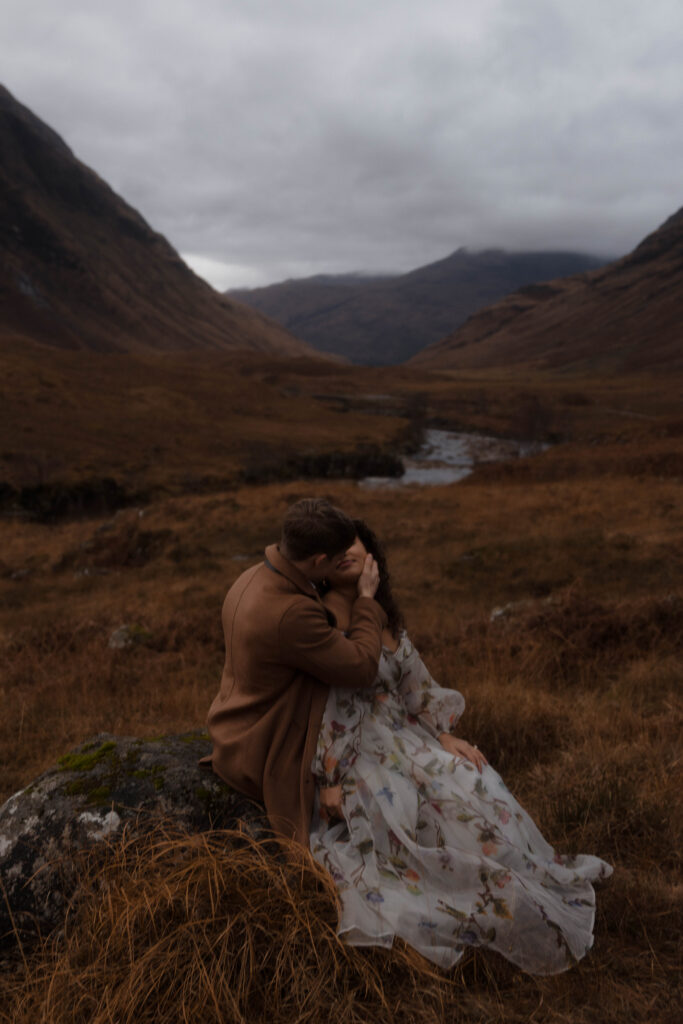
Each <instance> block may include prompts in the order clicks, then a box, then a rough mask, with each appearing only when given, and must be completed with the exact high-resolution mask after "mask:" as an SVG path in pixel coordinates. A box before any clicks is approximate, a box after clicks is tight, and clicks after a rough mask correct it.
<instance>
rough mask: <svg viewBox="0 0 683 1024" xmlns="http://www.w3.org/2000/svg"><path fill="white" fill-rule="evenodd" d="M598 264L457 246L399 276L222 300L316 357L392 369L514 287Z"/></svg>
mask: <svg viewBox="0 0 683 1024" xmlns="http://www.w3.org/2000/svg"><path fill="white" fill-rule="evenodd" d="M602 262H603V261H602V260H600V259H598V258H597V257H593V256H586V255H583V254H576V253H566V252H564V253H563V252H554V253H524V252H522V253H508V252H506V251H505V250H504V249H495V248H489V249H484V250H480V251H471V250H469V249H467V248H466V247H464V246H461V247H460V248H458V249H456V250H455V251H454V252H452V253H451V254H450V256H445V257H444V258H443V259H440V260H437V261H435V262H434V263H429V264H427V265H426V266H422V267H417V268H416V269H415V270H411V271H408V272H407V273H403V274H385V275H368V276H360V275H358V274H337V275H334V274H318V275H316V276H314V277H309V278H304V279H300V280H290V281H284V282H281V283H279V284H275V285H270V286H268V287H265V288H252V289H250V290H248V291H247V290H234V291H231V292H229V293H228V294H229V295H231V297H233V298H238V299H240V300H241V301H243V302H246V303H248V304H249V305H252V306H253V307H254V308H255V309H258V310H260V311H261V312H263V313H265V314H266V315H268V316H270V317H272V318H273V319H274V320H277V321H278V322H279V323H281V324H282V325H283V326H284V327H286V328H287V329H288V330H291V331H292V332H293V333H294V334H296V335H297V336H298V337H301V338H303V339H304V340H305V341H307V342H309V344H311V345H313V346H314V347H316V348H318V349H320V350H321V351H325V352H331V353H335V354H337V355H341V356H344V357H346V358H349V359H351V360H353V361H354V362H357V363H370V364H386V363H399V362H403V361H404V360H406V359H408V358H409V357H410V356H412V355H414V354H415V353H416V352H418V351H419V350H420V349H422V348H424V347H425V346H427V345H429V344H430V343H432V342H434V341H437V340H439V339H440V338H442V337H443V336H444V335H445V334H446V333H448V332H450V331H451V330H453V328H454V327H456V326H457V325H458V324H460V323H463V322H464V321H465V320H466V319H467V317H468V316H470V315H471V314H472V313H474V312H475V311H476V310H477V309H479V308H481V307H483V306H486V305H488V304H489V303H490V302H492V301H495V300H496V299H498V298H501V297H502V296H503V295H506V294H508V293H509V292H511V291H513V290H514V289H515V288H519V287H521V286H524V285H527V286H530V285H533V284H537V283H539V282H544V281H547V280H548V279H550V278H554V277H558V276H560V275H562V274H568V273H573V272H577V271H586V270H590V269H593V268H595V267H599V266H601V264H602Z"/></svg>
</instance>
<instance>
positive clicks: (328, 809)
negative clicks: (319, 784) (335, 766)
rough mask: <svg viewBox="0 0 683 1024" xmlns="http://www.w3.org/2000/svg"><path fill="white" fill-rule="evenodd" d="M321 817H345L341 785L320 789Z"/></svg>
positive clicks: (326, 818)
mask: <svg viewBox="0 0 683 1024" xmlns="http://www.w3.org/2000/svg"><path fill="white" fill-rule="evenodd" d="M320 817H321V818H324V819H325V820H326V821H329V820H330V819H331V818H343V814H342V788H341V786H324V787H323V788H322V789H321V790H320Z"/></svg>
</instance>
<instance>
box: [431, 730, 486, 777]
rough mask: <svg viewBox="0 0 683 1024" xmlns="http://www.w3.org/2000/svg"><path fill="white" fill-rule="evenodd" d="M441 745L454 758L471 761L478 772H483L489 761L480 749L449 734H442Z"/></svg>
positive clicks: (440, 737)
mask: <svg viewBox="0 0 683 1024" xmlns="http://www.w3.org/2000/svg"><path fill="white" fill-rule="evenodd" d="M439 743H440V744H441V746H442V747H443V748H444V750H447V751H448V753H449V754H452V755H453V757H464V758H465V759H466V760H467V761H471V762H472V764H473V765H475V766H476V768H477V771H479V772H480V771H481V770H482V768H483V767H484V765H485V764H488V761H487V760H486V758H485V757H484V755H483V754H482V752H481V750H480V749H479V747H473V746H472V744H471V743H468V742H467V740H461V739H458V737H457V736H451V734H450V733H449V732H442V733H441V735H440V736H439Z"/></svg>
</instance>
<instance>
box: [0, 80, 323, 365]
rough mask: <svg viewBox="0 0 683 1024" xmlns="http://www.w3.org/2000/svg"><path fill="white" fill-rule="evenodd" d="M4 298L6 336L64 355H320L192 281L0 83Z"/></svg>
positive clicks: (0, 279) (155, 235)
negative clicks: (147, 351)
mask: <svg viewBox="0 0 683 1024" xmlns="http://www.w3.org/2000/svg"><path fill="white" fill-rule="evenodd" d="M0 299H1V300H2V302H1V306H2V312H1V313H0V336H5V337H7V336H19V337H22V336H23V337H30V338H33V339H34V340H38V341H40V342H41V343H43V344H50V345H56V346H58V347H63V348H75V349H84V350H85V349H95V350H98V351H127V350H130V349H137V348H152V349H161V350H164V349H186V348H187V349H195V348H198V349H202V348H216V349H228V350H233V349H235V350H237V349H240V350H241V349H251V350H253V351H264V352H273V353H280V354H283V353H284V354H289V355H308V356H310V355H312V354H313V353H312V352H311V349H310V348H309V346H307V345H306V344H305V343H303V342H300V341H299V340H298V339H296V338H294V337H293V336H292V335H291V334H290V333H289V332H288V331H286V330H284V329H283V328H282V327H280V325H278V324H275V323H272V322H269V321H268V320H267V319H266V318H265V317H263V316H262V315H261V314H258V313H256V312H254V311H253V310H251V309H248V308H247V307H244V306H242V305H240V304H239V303H237V302H234V301H230V300H229V299H227V298H226V297H225V296H222V295H221V294H220V293H218V292H216V291H214V289H213V288H211V286H210V285H209V284H207V283H206V282H205V281H203V280H202V279H201V278H199V277H198V276H197V275H196V274H194V272H193V271H192V270H190V268H189V267H187V266H186V264H185V263H184V262H183V261H182V259H181V258H180V256H179V254H178V253H177V252H176V250H175V249H174V248H173V247H172V246H171V245H170V243H169V242H168V241H167V240H166V238H164V236H163V235H161V234H160V233H159V232H157V231H155V230H154V229H153V228H152V227H151V226H150V225H149V224H148V223H147V221H145V220H144V218H143V217H142V216H141V215H140V214H139V213H138V211H137V210H135V209H134V208H133V207H132V206H130V205H129V204H128V203H127V202H126V201H125V200H124V199H123V198H122V197H121V196H119V195H117V193H116V192H115V191H114V190H113V189H112V188H111V187H110V186H109V185H108V184H107V183H106V182H105V181H104V180H103V179H102V178H101V177H100V176H99V175H98V174H97V172H96V171H94V170H92V169H91V168H89V167H87V166H86V165H85V164H83V163H82V162H81V161H80V160H78V158H77V157H76V156H75V155H74V153H73V152H72V150H71V149H70V148H69V146H68V145H67V144H66V143H65V142H64V140H63V139H62V138H61V137H60V136H59V135H58V134H57V132H55V131H54V130H53V129H52V128H50V126H49V125H47V124H45V122H43V121H41V120H40V119H39V118H38V117H37V116H36V115H35V114H33V112H32V111H31V110H29V108H28V107H25V106H24V105H23V104H21V103H20V102H19V101H18V100H16V99H15V98H14V96H12V94H11V93H10V92H9V90H7V89H6V88H5V87H4V86H2V85H0Z"/></svg>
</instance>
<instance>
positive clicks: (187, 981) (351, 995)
mask: <svg viewBox="0 0 683 1024" xmlns="http://www.w3.org/2000/svg"><path fill="white" fill-rule="evenodd" d="M336 918H337V895H336V890H335V887H334V884H333V883H332V881H331V880H330V878H329V877H328V876H327V874H326V873H325V872H324V871H323V870H322V869H321V868H320V867H319V866H318V865H317V864H316V862H315V861H314V860H313V858H312V857H311V856H310V854H309V853H308V852H307V851H305V850H303V849H301V848H300V847H297V846H295V845H294V844H280V846H279V847H278V848H277V849H276V848H275V844H274V843H272V842H264V841H255V840H254V839H252V838H250V837H249V836H247V835H245V834H243V833H240V832H227V831H226V832H215V833H205V834H202V835H197V836H192V837H187V836H178V835H174V834H173V833H169V832H167V833H164V832H162V831H161V830H157V831H156V832H154V833H153V834H152V835H148V836H146V837H145V838H143V839H140V838H137V839H133V838H129V839H128V840H127V841H124V842H119V843H117V844H116V845H114V846H111V847H110V848H109V849H108V850H107V851H106V854H105V856H104V861H102V858H101V857H98V862H97V863H94V862H93V863H92V864H91V868H90V872H89V875H88V876H87V881H86V884H85V887H84V890H83V892H82V894H81V898H80V900H79V902H78V906H77V907H76V908H75V909H74V910H73V912H72V914H71V916H70V917H69V918H68V920H67V924H66V928H65V930H64V933H63V935H61V936H60V937H59V939H58V940H57V941H56V942H53V943H46V944H45V945H44V946H43V948H42V950H41V951H40V953H39V954H38V955H37V956H35V957H34V958H33V959H32V960H31V961H30V963H29V965H28V969H27V976H26V977H25V979H24V982H23V985H22V987H21V989H20V990H19V991H18V992H16V993H15V995H14V1003H13V1006H12V1008H11V1014H12V1016H11V1017H10V1018H7V1019H11V1020H12V1021H13V1022H14V1024H24V1022H25V1024H28V1022H31V1024H34V1022H35V1021H37V1020H49V1021H50V1022H51V1024H66V1022H67V1021H68V1022H69V1024H105V1022H106V1024H113V1022H117V1024H127V1022H131V1024H132V1022H135V1024H142V1022H147V1021H149V1022H154V1024H165V1022H169V1024H170V1022H176V1021H192V1022H194V1021H200V1020H201V1021H202V1022H206V1024H211V1022H215V1024H219V1022H220V1024H228V1022H240V1024H242V1022H244V1024H252V1022H255V1021H269V1022H273V1024H278V1022H282V1024H284V1022H287V1024H291V1022H294V1021H300V1022H302V1024H303V1022H304V1021H311V1022H316V1024H317V1022H318V1021H322V1020H326V1021H330V1022H341V1021H344V1022H349V1024H351V1022H355V1021H366V1020H368V1019H369V1016H370V1017H371V1018H372V1019H373V1020H374V1021H377V1022H384V1021H386V1022H387V1024H388V1022H390V1021H396V1020H399V1021H400V1020H403V1021H406V1022H407V1021H408V1020H414V1021H420V1022H422V1021H424V1022H427V1021H432V1022H435V1021H437V1020H438V1019H439V1017H438V1012H439V1011H440V1010H441V1009H442V1004H443V999H444V997H445V993H446V992H447V990H448V987H449V986H448V984H447V983H446V981H445V980H444V979H443V978H441V977H439V975H438V974H437V972H435V971H434V970H433V969H432V968H431V967H430V965H429V964H427V963H426V961H423V960H421V958H420V957H419V956H417V954H415V953H413V952H412V951H410V950H408V949H405V948H400V949H397V950H396V951H394V953H393V955H392V956H389V955H388V954H386V953H380V954H379V955H378V954H377V952H375V954H374V955H373V954H372V953H370V954H369V955H368V954H367V953H363V952H361V951H358V950H355V949H353V948H352V947H349V946H347V945H345V944H344V943H343V942H342V941H341V940H340V939H338V938H337V936H336V933H335V924H336Z"/></svg>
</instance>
